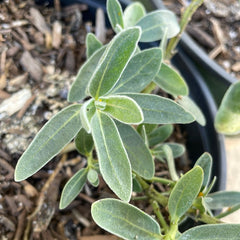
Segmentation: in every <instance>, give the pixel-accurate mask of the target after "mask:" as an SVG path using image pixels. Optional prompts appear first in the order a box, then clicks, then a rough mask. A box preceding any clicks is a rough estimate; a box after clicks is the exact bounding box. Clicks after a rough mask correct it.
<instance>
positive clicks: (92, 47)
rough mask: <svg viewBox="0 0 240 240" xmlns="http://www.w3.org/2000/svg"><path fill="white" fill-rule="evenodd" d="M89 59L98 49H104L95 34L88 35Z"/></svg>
mask: <svg viewBox="0 0 240 240" xmlns="http://www.w3.org/2000/svg"><path fill="white" fill-rule="evenodd" d="M86 45H87V58H90V57H91V56H92V55H93V54H94V53H95V52H96V51H97V50H98V49H100V48H101V47H102V43H101V42H100V41H99V40H98V39H97V37H96V36H95V35H94V34H93V33H88V34H87V38H86Z"/></svg>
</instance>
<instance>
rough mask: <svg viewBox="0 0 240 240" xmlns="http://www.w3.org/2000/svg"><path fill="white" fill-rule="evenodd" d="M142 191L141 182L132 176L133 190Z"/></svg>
mask: <svg viewBox="0 0 240 240" xmlns="http://www.w3.org/2000/svg"><path fill="white" fill-rule="evenodd" d="M142 191H143V189H142V186H141V184H140V183H139V181H138V180H137V179H136V178H133V192H137V193H141V192H142Z"/></svg>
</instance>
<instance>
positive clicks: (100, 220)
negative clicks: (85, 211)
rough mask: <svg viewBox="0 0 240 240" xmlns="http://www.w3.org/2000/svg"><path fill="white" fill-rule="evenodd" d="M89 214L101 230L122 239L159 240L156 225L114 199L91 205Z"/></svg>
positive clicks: (129, 206)
mask: <svg viewBox="0 0 240 240" xmlns="http://www.w3.org/2000/svg"><path fill="white" fill-rule="evenodd" d="M91 213H92V217H93V220H94V221H95V222H96V223H97V224H98V225H99V226H100V227H101V228H103V229H105V230H106V231H108V232H110V233H112V234H115V235H117V236H119V237H121V238H123V239H141V240H159V239H161V237H160V236H161V233H160V227H159V225H158V223H157V222H156V221H155V220H154V219H153V218H152V217H150V216H149V215H147V214H146V213H144V212H143V211H141V210H140V209H138V208H137V207H135V206H133V205H130V204H128V203H124V202H121V201H119V200H116V199H103V200H99V201H97V202H95V203H93V205H92V208H91Z"/></svg>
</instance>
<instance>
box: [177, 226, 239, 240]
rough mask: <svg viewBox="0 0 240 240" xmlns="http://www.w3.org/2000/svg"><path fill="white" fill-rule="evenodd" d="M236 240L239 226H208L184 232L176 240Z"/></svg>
mask: <svg viewBox="0 0 240 240" xmlns="http://www.w3.org/2000/svg"><path fill="white" fill-rule="evenodd" d="M193 239H194V240H213V239H216V240H238V239H240V224H208V225H203V226H197V227H194V228H191V229H190V230H188V231H186V232H184V233H183V234H182V236H181V237H180V238H179V239H178V240H193Z"/></svg>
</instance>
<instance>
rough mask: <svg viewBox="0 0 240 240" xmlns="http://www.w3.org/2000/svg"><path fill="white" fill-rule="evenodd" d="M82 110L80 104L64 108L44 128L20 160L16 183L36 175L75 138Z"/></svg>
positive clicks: (79, 126) (79, 125) (16, 171)
mask: <svg viewBox="0 0 240 240" xmlns="http://www.w3.org/2000/svg"><path fill="white" fill-rule="evenodd" d="M80 108H81V105H80V104H76V105H71V106H69V107H67V108H64V109H63V110H62V111H60V112H59V113H58V114H56V115H55V116H54V117H53V118H52V119H50V120H49V121H48V122H47V123H46V124H45V125H44V126H43V127H42V129H41V130H40V131H39V132H38V134H37V135H36V136H35V138H34V139H33V141H32V143H31V144H30V145H29V147H28V148H27V150H26V151H25V152H24V153H23V155H22V156H21V158H20V159H19V160H18V163H17V166H16V170H15V181H22V180H24V179H26V178H28V177H30V176H31V175H33V174H34V173H36V172H37V171H38V170H39V169H40V168H42V167H43V166H44V165H45V164H47V163H48V162H49V161H50V160H51V159H52V158H53V157H54V156H56V155H57V154H58V153H59V152H60V151H61V150H62V149H63V148H64V146H65V145H67V144H68V143H69V142H70V141H71V140H72V139H73V138H74V137H75V135H76V134H77V133H78V131H79V130H80V128H81V121H80V114H79V112H80Z"/></svg>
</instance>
